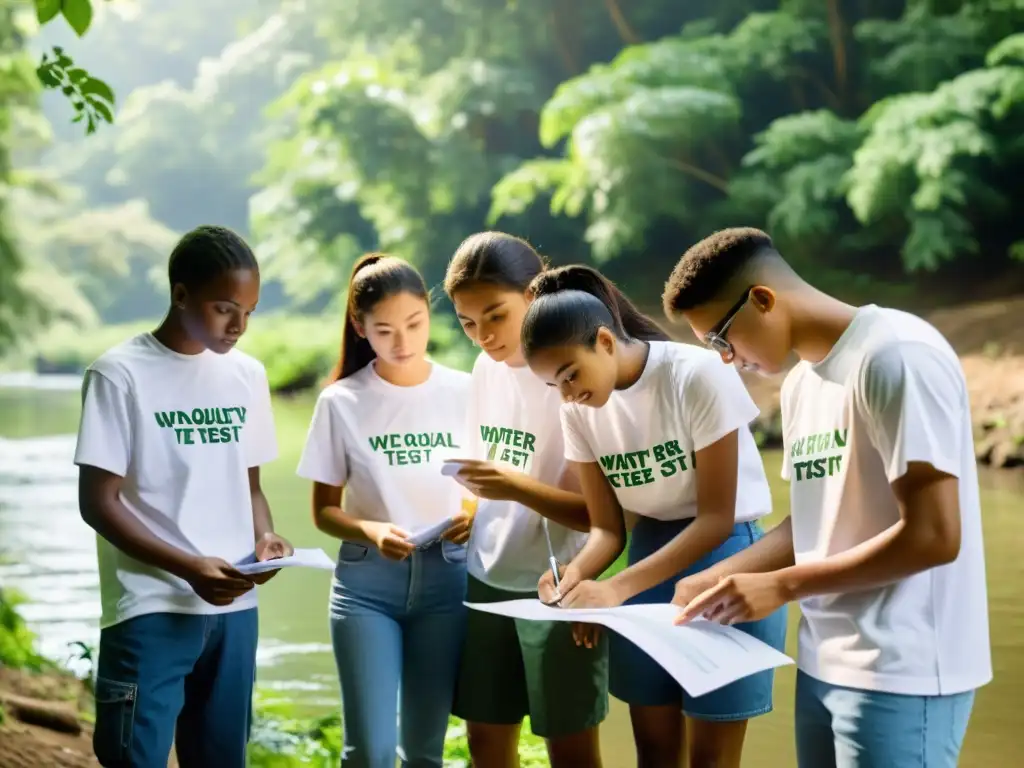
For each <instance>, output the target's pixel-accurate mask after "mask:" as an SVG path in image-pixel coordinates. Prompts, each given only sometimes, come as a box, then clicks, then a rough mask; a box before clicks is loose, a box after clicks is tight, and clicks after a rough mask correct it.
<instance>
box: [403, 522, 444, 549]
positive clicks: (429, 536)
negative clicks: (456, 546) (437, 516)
mask: <svg viewBox="0 0 1024 768" xmlns="http://www.w3.org/2000/svg"><path fill="white" fill-rule="evenodd" d="M454 519H455V517H454V516H453V517H449V518H447V519H446V520H442V521H441V522H439V523H434V524H433V525H428V526H427V527H426V528H420V529H419V530H418V531H413V532H412V533H411V534H409V541H410V542H411V543H412V544H413V545H414V546H417V547H421V546H423V545H424V544H429V543H430V542H432V541H435V540H437V539H439V538H441V534H442V533H444V532H445V531H447V530H448V528H449V526H450V525H451V524H452V521H453V520H454Z"/></svg>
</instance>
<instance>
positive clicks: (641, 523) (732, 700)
mask: <svg viewBox="0 0 1024 768" xmlns="http://www.w3.org/2000/svg"><path fill="white" fill-rule="evenodd" d="M691 522H693V519H692V518H690V519H687V520H655V519H653V518H649V517H641V518H639V519H638V520H637V523H636V525H635V526H634V527H633V533H632V536H631V538H630V544H629V564H630V565H633V563H636V562H638V561H640V560H643V559H644V558H645V557H648V556H649V555H651V554H653V553H654V552H657V551H658V550H659V549H661V548H662V547H663V546H665V545H666V544H667V543H668V542H669V541H671V540H672V539H674V538H675V537H676V536H678V535H679V533H680V532H681V531H683V530H684V529H685V528H686V526H688V525H689V524H690V523H691ZM763 535H764V533H763V531H762V530H761V526H760V525H759V524H758V523H757V522H751V523H738V524H737V525H736V526H735V527H734V528H733V530H732V533H731V534H730V535H729V538H728V539H726V540H725V541H724V542H723V543H722V545H721V546H719V547H718V548H717V549H715V550H713V551H712V552H710V553H708V554H707V555H705V556H704V557H703V558H701V559H700V560H698V561H697V562H696V563H694V564H693V565H692V566H690V567H689V568H687V569H686V570H684V571H681V572H680V573H677V574H676V575H675V576H673V577H672V578H671V579H668V580H667V581H665V582H663V583H661V584H659V585H657V586H656V587H652V588H651V589H648V590H647V591H646V592H641V593H640V594H639V595H636V596H635V597H633V598H630V599H629V600H627V601H626V605H632V604H649V603H668V602H671V600H672V597H673V595H674V593H675V585H676V582H677V581H679V580H680V579H682V578H683V577H685V576H690V575H692V574H694V573H699V572H700V571H703V570H705V569H707V568H710V567H711V566H713V565H715V564H716V563H719V562H721V561H722V560H725V559H726V558H728V557H731V556H732V555H735V554H736V553H737V552H740V551H742V550H744V549H746V548H747V547H749V546H750V545H751V544H753V543H754V542H755V541H757V540H758V539H760V538H761V537H762V536H763ZM734 626H735V627H736V628H737V629H739V630H742V631H744V632H746V633H747V634H749V635H751V636H753V637H756V638H757V639H758V640H761V641H763V642H765V643H767V644H768V645H770V646H772V647H773V648H776V649H778V650H779V651H783V650H784V649H785V645H786V608H785V607H782V608H780V609H779V610H777V611H776V612H775V613H773V614H772V615H771V616H768V617H767V618H764V619H762V620H761V621H755V622H751V623H748V624H735V625H734ZM610 641H611V644H610V655H609V689H610V690H611V694H612V695H613V696H615V698H617V699H619V700H621V701H624V702H625V703H626V704H629V705H631V706H639V707H656V706H678V707H680V709H682V710H683V712H684V713H685V714H686V715H687V716H688V717H692V718H694V719H696V720H711V721H719V722H728V721H735V720H748V719H749V718H752V717H757V716H758V715H764V714H767V713H768V712H771V711H772V685H773V683H774V680H775V675H774V672H773V671H772V670H768V671H766V672H758V673H756V674H753V675H750V676H749V677H745V678H742V679H741V680H737V681H736V682H734V683H730V684H729V685H727V686H725V687H723V688H719V689H718V690H715V691H711V692H710V693H707V694H705V695H703V696H690V695H689V694H688V693H687V692H686V691H684V690H683V689H682V687H681V686H680V685H679V683H677V682H676V681H675V679H674V678H673V677H672V676H671V675H669V674H668V673H667V672H666V671H665V670H664V669H662V668H661V666H660V665H659V664H658V663H657V662H655V661H654V660H652V659H651V657H650V656H648V655H647V654H646V653H645V652H644V651H642V650H640V649H639V648H637V647H636V646H635V645H633V643H631V642H629V641H628V640H625V639H623V638H622V637H620V636H618V635H616V634H615V633H614V632H613V633H610Z"/></svg>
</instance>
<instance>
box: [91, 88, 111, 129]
mask: <svg viewBox="0 0 1024 768" xmlns="http://www.w3.org/2000/svg"><path fill="white" fill-rule="evenodd" d="M85 98H86V100H87V101H88V102H89V104H90V105H91V106H92V108H93V111H95V112H96V113H97V114H98V115H99V116H100V117H102V118H103V119H104V120H106V121H107V122H108V123H113V122H114V113H113V112H111V111H110V107H108V106H107V104H106V102H104V101H102V100H101V99H99V98H97V97H95V96H92V95H90V96H86V97H85Z"/></svg>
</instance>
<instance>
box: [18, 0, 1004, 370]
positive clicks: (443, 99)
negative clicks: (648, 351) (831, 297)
mask: <svg viewBox="0 0 1024 768" xmlns="http://www.w3.org/2000/svg"><path fill="white" fill-rule="evenodd" d="M26 5H27V4H26V3H22V2H16V1H15V0H2V2H0V8H3V9H4V11H3V13H4V17H3V18H4V20H3V21H2V22H0V26H2V28H3V32H2V33H0V34H2V35H3V38H4V44H3V46H2V49H3V50H4V51H5V54H4V56H5V59H6V61H7V70H8V72H9V73H10V72H13V71H14V69H15V64H16V62H17V61H18V60H19V59H20V58H22V57H25V56H28V57H30V59H32V60H35V59H37V58H38V55H39V53H40V52H42V51H45V50H48V49H49V48H50V47H51V46H53V45H62V46H64V47H65V49H66V50H67V51H68V53H69V54H70V55H72V56H73V58H74V60H75V62H76V64H78V65H80V66H83V67H85V68H86V69H88V70H89V71H90V72H91V73H93V74H95V75H96V76H97V77H101V78H103V79H104V80H105V81H106V82H107V83H109V84H110V86H111V87H112V88H113V90H114V92H115V93H116V94H117V101H118V106H117V109H116V120H115V122H114V124H113V125H106V124H101V125H100V127H99V129H98V131H97V132H96V133H95V134H93V135H89V136H87V135H85V132H84V131H83V130H82V127H81V124H80V123H79V124H71V123H70V122H69V117H70V116H71V115H72V114H73V113H72V111H71V109H70V106H69V104H68V102H67V99H66V98H65V97H64V96H63V95H62V94H61V93H59V92H47V93H44V94H43V97H42V99H41V100H38V102H39V104H40V106H39V109H36V108H35V104H36V102H37V99H36V98H35V93H34V92H33V89H31V88H28V87H25V84H24V83H19V82H17V81H16V80H15V78H14V76H13V75H10V74H9V75H8V76H7V81H8V82H9V85H7V86H6V87H5V88H4V89H3V90H2V91H0V98H3V99H4V101H5V102H6V106H5V109H6V112H7V115H6V121H13V124H14V126H15V128H16V129H17V130H15V131H11V132H9V133H11V134H12V135H10V136H9V137H8V144H7V147H6V150H7V151H6V155H7V158H6V160H5V162H3V163H0V171H2V172H3V173H4V175H5V176H6V177H7V180H6V185H5V189H6V190H7V194H6V195H5V196H4V203H5V209H6V210H5V212H4V218H3V224H2V227H3V229H2V235H3V243H4V246H5V247H4V248H3V249H2V250H0V286H2V287H0V291H2V292H0V297H3V304H4V306H5V310H4V311H2V312H0V334H3V337H4V338H6V339H8V340H17V341H19V342H20V344H19V345H18V350H17V351H19V352H20V353H21V355H20V356H19V358H20V359H19V362H21V363H22V364H24V363H25V361H26V356H27V359H29V360H34V359H35V358H36V357H39V358H41V359H40V360H39V361H38V362H39V364H41V365H43V366H44V367H46V366H50V367H57V368H67V367H71V368H74V367H76V366H79V367H80V366H81V364H83V363H85V362H88V357H89V356H90V355H93V354H95V353H98V352H99V351H100V350H101V349H102V348H103V347H105V346H107V345H108V344H109V343H110V339H111V337H112V335H113V336H117V335H118V334H120V335H121V336H122V337H123V336H124V335H127V331H125V330H124V329H115V330H114V331H113V332H108V333H102V332H101V329H102V328H103V326H106V325H110V324H122V323H132V322H135V321H145V322H147V323H149V322H151V321H152V320H153V319H154V318H157V317H158V316H159V314H160V313H161V312H162V309H163V303H164V301H165V295H166V287H165V285H164V274H163V266H164V264H165V261H166V256H167V252H168V249H169V247H170V246H171V244H173V242H174V239H175V237H176V236H177V235H178V234H180V233H181V232H183V231H185V230H187V229H189V228H191V227H193V226H195V225H197V224H200V223H204V222H216V223H221V224H226V225H228V226H230V227H232V228H234V229H236V230H238V231H240V232H243V233H245V234H246V235H247V236H248V237H249V238H251V240H252V241H253V243H254V244H255V245H256V246H257V248H258V253H259V256H260V258H261V262H262V264H263V268H264V272H265V276H266V278H267V283H268V285H267V287H266V289H265V292H264V298H263V301H262V302H261V310H260V313H261V315H262V314H269V313H271V312H280V313H287V314H288V315H289V316H290V317H289V318H288V320H287V321H285V320H284V319H283V318H282V319H279V320H278V321H276V322H274V323H272V322H271V321H270V320H269V319H264V321H263V322H254V324H253V332H252V337H251V338H250V340H249V343H250V348H256V349H257V351H260V352H263V353H264V354H261V357H263V356H266V357H268V358H272V359H268V361H267V362H268V365H271V366H272V368H276V369H277V370H272V376H273V378H274V379H275V383H276V384H277V385H280V386H285V385H288V384H291V383H292V382H293V380H295V379H297V378H299V379H301V378H303V375H302V374H303V373H308V371H306V369H317V368H318V367H322V366H323V365H325V364H326V363H325V362H324V361H323V360H322V359H321V358H322V357H323V356H324V355H327V354H333V339H331V340H324V338H323V335H324V334H323V330H324V328H325V325H324V323H323V322H321V321H319V320H318V319H317V320H315V321H313V322H314V324H313V325H310V324H309V323H308V322H301V318H296V316H297V315H307V316H308V315H316V314H318V313H321V312H323V311H327V312H330V313H331V315H330V316H331V321H332V322H331V323H330V324H329V325H336V324H337V323H336V322H335V320H336V317H337V314H336V309H337V306H338V299H339V298H341V297H342V295H343V291H344V284H345V280H346V277H347V273H348V270H349V268H350V266H351V263H352V261H353V259H354V258H355V257H356V256H357V255H358V254H360V253H362V252H363V251H366V250H371V249H381V250H386V251H391V252H394V253H397V254H400V255H403V256H406V257H408V258H410V259H412V260H413V261H415V262H416V263H417V264H418V265H419V266H420V267H421V268H422V270H423V271H424V273H425V275H426V276H427V279H428V281H429V282H430V284H432V285H434V284H437V283H438V282H439V280H440V278H441V275H442V273H443V269H444V265H445V263H446V261H447V259H448V258H449V256H450V255H451V253H452V251H453V249H454V248H455V246H456V245H457V244H458V243H459V241H460V240H461V239H462V238H463V237H465V236H466V235H467V234H469V233H471V232H473V231H476V230H479V229H482V228H487V227H494V228H500V229H504V230H508V231H511V232H514V233H516V234H519V235H522V236H525V237H527V238H529V239H530V240H531V241H532V242H533V243H535V244H536V245H537V246H538V247H539V248H540V249H541V250H542V251H543V252H544V253H546V254H548V255H549V256H550V257H551V258H552V259H553V260H555V261H558V262H568V261H591V262H595V263H598V264H600V265H601V267H602V268H603V269H605V270H607V272H608V273H609V274H610V275H612V276H613V277H615V278H616V279H618V280H619V281H620V282H622V284H623V286H624V287H625V288H626V289H627V290H628V291H629V292H630V293H631V294H632V295H633V296H634V297H635V298H636V299H637V300H638V301H639V302H641V303H642V304H645V305H651V306H656V303H657V298H658V295H659V293H660V289H661V285H662V283H663V281H664V278H665V276H666V274H667V273H668V271H669V270H670V268H671V265H672V264H673V263H674V261H675V259H677V258H678V255H679V254H680V253H681V252H682V251H683V250H685V248H686V247H687V246H688V245H690V244H692V243H693V242H695V241H696V240H697V239H699V238H700V237H702V236H704V235H706V234H708V233H710V232H712V231H714V230H715V229H718V228H721V227H723V226H729V225H738V224H744V225H755V226H762V227H765V228H766V229H768V230H769V231H770V232H771V234H772V235H773V236H774V237H775V238H776V239H777V241H778V242H779V244H780V246H782V247H783V248H784V249H785V252H786V253H787V254H788V255H789V256H790V257H791V258H793V259H794V260H797V261H798V262H799V264H800V266H801V268H802V269H803V271H804V272H805V273H806V274H808V275H809V276H811V277H814V278H816V279H817V280H818V281H819V282H821V283H822V284H824V285H825V286H826V287H836V286H839V287H840V288H841V289H843V290H846V291H854V292H857V293H859V294H860V295H862V296H869V297H870V298H872V299H874V300H890V301H893V302H900V301H901V300H905V301H911V300H912V299H913V298H914V297H915V295H916V298H918V299H920V297H921V295H922V293H923V294H925V295H927V296H931V297H933V301H932V303H933V304H939V303H941V302H944V301H948V300H951V299H954V298H962V297H964V296H967V295H970V296H975V295H978V296H981V295H989V294H990V293H991V292H992V290H993V289H994V290H998V291H1008V290H1014V289H1016V288H1020V287H1021V285H1020V283H1021V282H1022V280H1021V278H1020V273H1021V271H1022V270H1021V268H1020V262H1019V261H1016V260H1015V258H1020V257H1024V219H1021V217H1020V215H1019V204H1018V205H1015V203H1016V201H1018V200H1019V199H1020V197H1021V193H1022V191H1024V174H1022V173H1021V170H1022V167H1024V165H1022V157H1024V140H1022V138H1021V137H1022V136H1024V131H1022V130H1021V129H1022V127H1024V34H1020V32H1021V30H1024V24H1022V22H1024V1H1022V0H972V1H970V2H957V1H953V0H927V1H925V0H910V1H909V2H902V1H900V0H827V1H822V0H783V1H782V2H770V1H768V0H694V1H693V2H687V3H679V2H669V1H668V0H630V1H629V2H625V1H624V0H593V2H581V1H580V0H450V1H448V2H443V3H442V2H423V1H421V0H347V1H346V2H345V3H335V2H330V1H329V0H292V1H286V2H274V1H271V0H218V2H216V3H210V2H208V0H176V2H174V3H162V2H157V0H134V1H128V0H125V1H122V2H117V1H116V0H115V1H114V2H102V3H96V8H95V17H94V19H93V22H92V25H91V27H90V29H89V31H88V33H87V34H86V35H85V36H84V37H83V38H82V39H78V38H76V36H75V35H74V33H73V32H72V31H71V29H70V28H69V27H68V25H66V24H50V25H48V26H46V27H45V28H44V29H43V30H42V31H41V33H40V34H38V35H34V36H33V35H32V34H31V30H30V27H31V24H32V22H33V19H31V18H28V19H27V20H26V19H21V21H22V23H23V26H22V27H21V29H22V30H23V31H18V30H19V28H18V26H17V24H16V22H17V21H18V17H17V13H16V12H17V10H18V9H19V8H21V9H24V8H25V6H26ZM29 10H30V9H29ZM28 15H29V16H31V14H28ZM26 21H27V22H28V23H27V24H25V22H26ZM1014 33H1017V34H1014ZM23 35H24V37H23ZM19 264H20V266H21V268H20V270H18V269H17V266H18V265H19ZM16 299H17V301H16ZM33 305H34V306H33ZM13 307H17V308H19V311H17V312H12V311H11V308H13ZM439 307H440V308H442V309H443V310H447V307H446V306H445V303H444V302H440V303H439ZM33 309H35V310H42V311H43V314H40V312H39V311H31V310H33ZM68 324H74V326H75V327H76V331H75V333H74V334H73V335H72V334H69V333H67V328H68ZM308 328H316V329H318V330H319V333H318V334H313V336H314V338H313V339H311V338H310V334H309V333H307V332H305V331H306V330H307V329H308ZM81 329H85V332H83V330H81ZM451 330H453V328H452V326H451V324H450V323H448V324H447V325H446V326H442V327H441V328H439V330H438V332H437V336H438V344H439V347H440V348H445V347H448V346H450V344H452V343H456V341H457V340H458V338H459V335H458V334H454V333H447V332H446V331H451ZM83 340H84V341H85V343H84V344H83ZM93 340H95V342H96V343H95V344H94V343H92V341H93ZM296 346H302V347H304V349H302V350H299V349H296V348H295V347H296ZM312 347H316V348H317V349H313V348H312ZM328 347H330V348H331V353H328V352H326V349H327V348H328ZM271 352H273V353H274V354H271ZM285 352H287V354H285ZM9 357H10V356H9ZM11 365H13V363H11ZM306 378H308V376H307V377H306Z"/></svg>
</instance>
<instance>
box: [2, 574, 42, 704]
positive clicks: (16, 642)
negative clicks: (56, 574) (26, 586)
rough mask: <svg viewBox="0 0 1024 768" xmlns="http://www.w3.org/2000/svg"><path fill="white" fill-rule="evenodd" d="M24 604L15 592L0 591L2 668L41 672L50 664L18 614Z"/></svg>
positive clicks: (10, 590) (9, 590)
mask: <svg viewBox="0 0 1024 768" xmlns="http://www.w3.org/2000/svg"><path fill="white" fill-rule="evenodd" d="M22 602H23V597H22V596H21V595H20V594H18V592H16V591H15V590H13V589H10V588H6V589H0V667H10V668H13V669H31V670H35V671H39V670H42V669H44V668H45V667H46V666H47V664H48V662H46V660H45V659H43V657H42V656H40V655H39V653H38V652H37V650H36V638H35V635H34V634H33V633H32V631H31V630H30V629H29V628H28V626H26V624H25V620H24V619H23V618H22V617H21V614H19V613H18V605H20V604H21V603H22ZM0 715H2V712H0Z"/></svg>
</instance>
